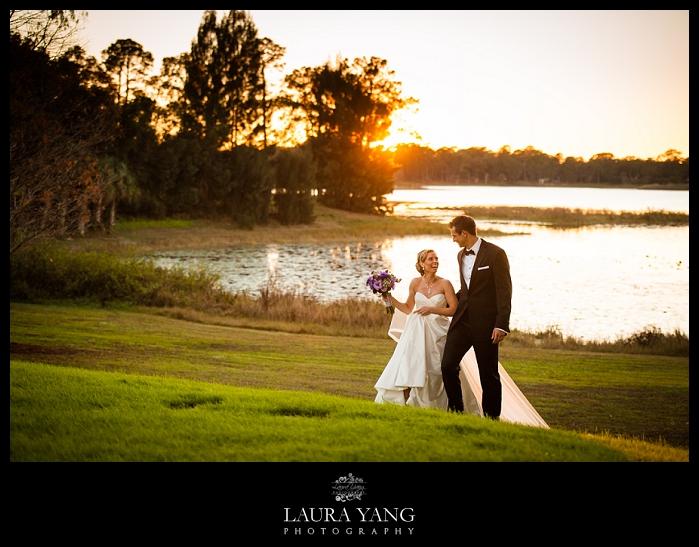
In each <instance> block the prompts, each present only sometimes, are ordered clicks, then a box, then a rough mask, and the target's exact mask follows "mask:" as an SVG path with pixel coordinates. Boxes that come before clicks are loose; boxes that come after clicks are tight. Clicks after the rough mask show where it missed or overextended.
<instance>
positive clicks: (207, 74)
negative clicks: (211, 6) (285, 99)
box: [184, 10, 283, 149]
mask: <svg viewBox="0 0 699 547" xmlns="http://www.w3.org/2000/svg"><path fill="white" fill-rule="evenodd" d="M282 54H283V48H280V47H279V46H277V45H276V44H274V42H272V41H271V40H269V39H267V38H263V39H260V38H259V37H258V35H257V27H256V26H255V24H254V23H253V21H252V18H251V17H250V15H249V13H248V12H246V11H240V10H231V11H229V12H228V13H227V14H226V15H224V16H223V17H222V19H221V21H220V22H219V21H217V14H216V11H213V10H210V11H207V12H206V13H205V14H204V17H203V20H202V23H201V25H200V26H199V31H198V33H197V38H196V40H195V41H194V42H193V43H192V48H191V52H190V55H189V58H188V59H187V62H186V65H185V66H186V72H187V80H186V83H185V86H184V96H185V101H186V104H187V108H188V109H189V111H190V112H191V115H190V117H189V118H188V120H187V123H188V124H191V125H192V126H195V125H196V126H198V131H199V132H200V133H201V134H202V135H204V137H205V138H206V139H208V140H211V141H212V142H213V143H214V144H215V148H216V149H221V148H224V149H230V148H234V147H236V146H239V145H253V144H256V137H257V135H258V133H262V134H263V137H262V139H260V140H261V141H262V142H264V133H265V131H266V117H267V114H268V112H267V108H268V101H267V98H266V80H265V68H266V67H268V66H274V64H275V63H277V62H278V60H279V58H280V56H281V55H282Z"/></svg>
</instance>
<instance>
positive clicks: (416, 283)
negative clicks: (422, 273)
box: [410, 277, 422, 288]
mask: <svg viewBox="0 0 699 547" xmlns="http://www.w3.org/2000/svg"><path fill="white" fill-rule="evenodd" d="M421 281H422V277H413V278H412V279H411V280H410V287H411V288H412V287H418V286H419V285H420V282H421Z"/></svg>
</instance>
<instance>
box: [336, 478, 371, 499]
mask: <svg viewBox="0 0 699 547" xmlns="http://www.w3.org/2000/svg"><path fill="white" fill-rule="evenodd" d="M332 485H333V492H332V493H333V496H334V497H335V501H352V500H360V499H362V496H363V495H364V494H366V483H365V482H364V480H363V479H360V478H359V477H355V476H354V475H352V473H349V474H348V475H347V476H346V477H340V478H339V479H337V480H336V481H335V482H333V483H332Z"/></svg>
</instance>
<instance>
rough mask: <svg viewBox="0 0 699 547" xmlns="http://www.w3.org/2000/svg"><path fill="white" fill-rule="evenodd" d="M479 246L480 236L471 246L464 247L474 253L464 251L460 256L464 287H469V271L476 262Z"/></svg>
mask: <svg viewBox="0 0 699 547" xmlns="http://www.w3.org/2000/svg"><path fill="white" fill-rule="evenodd" d="M480 248H481V238H480V237H479V238H478V240H477V241H476V243H474V245H473V247H471V248H470V249H466V248H465V247H464V249H466V250H467V251H473V252H474V253H475V254H472V255H469V254H466V253H464V256H463V257H462V258H461V273H462V275H463V276H464V281H466V287H469V288H470V287H471V272H472V271H473V265H474V264H475V263H476V256H478V249H480Z"/></svg>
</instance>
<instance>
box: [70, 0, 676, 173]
mask: <svg viewBox="0 0 699 547" xmlns="http://www.w3.org/2000/svg"><path fill="white" fill-rule="evenodd" d="M217 11H218V12H219V15H222V14H223V13H225V12H226V11H227V10H217ZM203 13H204V11H203V10H180V11H167V10H162V11H158V10H145V11H128V10H125V11H119V10H88V14H89V15H88V18H87V22H86V24H85V26H84V30H83V31H82V33H81V44H82V45H83V47H84V48H85V49H86V50H87V53H88V54H89V55H93V56H95V57H96V58H98V59H101V51H102V50H104V49H106V48H107V47H108V46H109V45H110V44H112V43H113V42H114V41H116V40H118V39H121V38H131V39H133V40H135V41H137V42H139V43H140V44H141V45H142V46H143V47H144V49H145V50H147V51H150V52H151V53H152V54H153V56H154V58H155V60H156V64H157V65H158V68H159V63H160V61H161V59H162V58H163V57H168V56H176V55H179V54H180V53H183V52H185V51H189V49H190V45H191V41H192V40H193V39H194V38H195V36H196V33H197V29H198V27H199V24H200V23H201V19H202V16H203ZM250 14H251V16H252V18H253V21H254V22H255V24H256V26H257V28H258V31H259V35H260V37H268V38H271V39H272V40H273V41H274V42H276V43H277V44H279V45H281V46H283V47H285V48H286V55H285V57H284V59H283V60H284V62H285V67H284V72H290V71H292V70H293V69H296V68H301V67H302V66H318V65H321V64H323V63H325V62H326V61H328V60H333V59H335V58H336V57H337V56H338V55H340V56H342V57H346V58H349V59H354V58H355V57H371V56H376V57H381V58H383V59H386V60H387V61H388V66H389V68H390V69H391V70H393V71H395V77H396V79H397V80H398V81H401V82H402V84H403V91H404V94H405V95H407V96H412V97H414V98H416V99H418V100H419V101H420V102H419V105H418V111H417V112H416V113H415V114H409V115H406V116H405V117H404V118H405V119H404V120H403V121H402V122H400V120H397V121H396V123H395V124H394V126H395V129H396V130H397V129H399V127H398V124H399V123H402V124H403V125H404V126H405V128H406V129H407V131H417V133H418V134H419V135H420V136H421V137H422V140H421V141H419V142H421V144H423V145H426V146H430V147H432V148H434V149H436V148H440V147H444V146H447V147H452V146H455V147H458V148H470V147H474V146H475V147H485V148H487V149H488V150H492V151H497V150H499V149H500V148H501V147H502V146H504V145H509V146H510V147H511V149H512V150H513V151H514V150H517V149H521V148H525V147H526V146H529V145H531V146H533V147H534V148H536V149H538V150H541V151H543V152H545V153H547V154H551V155H554V154H557V153H561V154H562V155H563V156H564V157H567V156H575V157H581V158H583V159H584V160H588V159H589V158H590V157H591V156H592V155H594V154H597V153H601V152H610V153H612V154H614V156H616V157H618V158H624V157H626V156H635V157H638V158H643V159H645V158H655V157H657V156H658V155H660V154H662V153H664V152H665V151H666V150H668V149H676V150H678V151H679V152H680V153H681V154H682V156H685V157H686V156H689V10H677V11H663V10H660V11H644V10H640V11H507V10H505V11H264V10H251V11H250ZM280 76H281V75H280ZM407 135H408V133H407V132H400V131H394V135H393V136H392V137H391V138H390V140H389V141H387V143H386V144H392V143H395V142H398V141H402V140H403V141H404V140H410V138H409V137H408V136H407Z"/></svg>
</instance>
